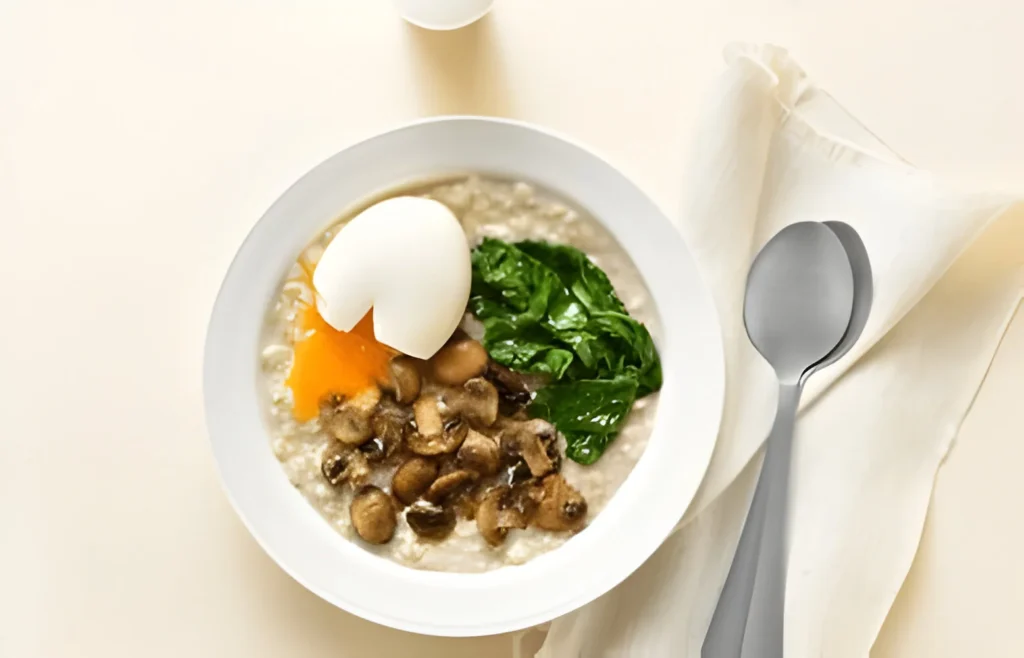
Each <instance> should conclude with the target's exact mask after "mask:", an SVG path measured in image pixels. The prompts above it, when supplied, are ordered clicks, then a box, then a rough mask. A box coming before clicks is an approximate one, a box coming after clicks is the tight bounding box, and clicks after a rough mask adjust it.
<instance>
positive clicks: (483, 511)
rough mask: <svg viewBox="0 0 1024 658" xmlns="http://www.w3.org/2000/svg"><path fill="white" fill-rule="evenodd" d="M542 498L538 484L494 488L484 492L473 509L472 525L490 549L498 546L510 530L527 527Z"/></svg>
mask: <svg viewBox="0 0 1024 658" xmlns="http://www.w3.org/2000/svg"><path fill="white" fill-rule="evenodd" d="M541 495H542V489H541V487H540V486H539V485H528V486H519V487H508V486H504V485H502V486H497V487H494V488H493V489H490V490H488V491H487V492H486V493H485V494H484V495H483V497H482V498H481V500H480V506H479V507H478V508H477V510H476V525H477V529H478V530H479V531H480V534H481V535H482V536H483V538H484V539H485V540H487V543H488V544H490V545H491V546H498V545H499V544H501V543H502V542H503V541H505V537H506V536H507V535H508V531H509V530H511V529H513V528H520V529H521V528H526V527H528V526H529V524H530V521H531V519H532V518H533V515H534V513H535V512H536V510H537V507H538V502H539V500H540V497H541Z"/></svg>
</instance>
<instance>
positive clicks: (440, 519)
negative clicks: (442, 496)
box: [405, 500, 455, 539]
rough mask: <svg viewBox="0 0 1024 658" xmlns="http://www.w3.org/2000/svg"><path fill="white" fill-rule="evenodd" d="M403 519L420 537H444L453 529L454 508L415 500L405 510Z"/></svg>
mask: <svg viewBox="0 0 1024 658" xmlns="http://www.w3.org/2000/svg"><path fill="white" fill-rule="evenodd" d="M405 520H406V522H407V523H408V524H409V527H410V528H412V530H413V532H415V533H416V534H417V535H419V536H420V537H426V538H428V539H444V538H445V537H447V536H448V535H450V534H451V532H452V530H454V529H455V510H453V509H452V508H450V507H442V506H440V505H435V504H434V503H430V502H427V501H425V500H417V501H416V502H415V503H413V504H412V505H411V506H410V507H409V509H407V510H406V511H405Z"/></svg>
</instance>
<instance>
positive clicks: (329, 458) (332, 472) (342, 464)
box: [320, 441, 370, 486]
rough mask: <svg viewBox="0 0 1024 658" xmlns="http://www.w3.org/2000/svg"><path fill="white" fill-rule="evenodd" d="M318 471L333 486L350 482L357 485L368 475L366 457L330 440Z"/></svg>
mask: <svg viewBox="0 0 1024 658" xmlns="http://www.w3.org/2000/svg"><path fill="white" fill-rule="evenodd" d="M320 472H321V473H323V476H324V478H326V479H327V481H328V482H330V483H331V484H332V485H333V486H339V485H341V484H342V483H344V482H351V483H352V484H353V485H354V486H358V485H360V484H362V483H363V482H365V481H366V478H367V477H369V475H370V465H369V464H368V463H367V462H366V457H365V456H364V455H363V454H361V453H359V452H357V451H354V450H353V449H352V447H351V446H347V445H345V444H343V443H341V442H339V441H331V443H330V445H328V446H327V448H326V449H325V450H324V453H323V457H321V461H320Z"/></svg>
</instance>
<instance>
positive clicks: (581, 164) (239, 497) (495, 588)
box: [203, 117, 724, 636]
mask: <svg viewBox="0 0 1024 658" xmlns="http://www.w3.org/2000/svg"><path fill="white" fill-rule="evenodd" d="M466 171H476V172H481V173H490V174H495V175H499V176H504V177H509V178H514V179H519V180H528V181H533V182H535V183H538V184H541V185H543V186H544V187H546V188H548V189H550V190H552V191H554V192H556V193H558V194H561V195H564V196H565V197H566V198H567V199H569V200H571V201H573V202H575V203H576V204H578V205H579V206H581V207H582V208H584V209H586V210H587V211H589V212H590V213H591V214H592V215H593V216H594V217H596V218H597V219H598V220H599V221H600V222H601V223H602V224H604V225H605V226H606V227H607V228H608V229H609V230H610V231H611V233H612V234H613V235H614V236H615V238H616V239H617V240H618V241H619V243H620V244H621V245H622V246H623V247H624V248H625V249H626V251H627V252H628V253H629V254H630V256H631V257H632V259H633V261H634V263H636V265H637V267H638V269H639V270H640V272H641V274H642V275H643V277H644V280H645V282H646V284H647V286H648V288H649V289H650V292H651V295H652V296H653V298H654V301H655V305H656V307H657V310H658V313H659V315H660V318H661V326H662V328H663V332H662V333H663V337H662V339H661V340H660V341H659V342H658V348H659V351H660V354H661V359H662V365H663V368H664V386H663V388H662V393H661V399H660V405H659V408H658V410H657V418H656V421H655V427H654V430H653V433H652V434H651V437H650V440H649V443H648V446H647V448H646V450H645V452H644V453H643V456H642V457H641V458H640V460H639V462H638V463H637V465H636V467H635V468H634V470H633V472H632V473H631V474H630V475H629V477H628V478H627V479H626V481H625V482H624V483H623V485H622V487H621V488H620V489H619V491H618V492H617V493H616V494H615V495H614V496H613V498H612V499H611V501H610V502H609V503H608V505H607V507H605V509H604V510H602V511H601V513H600V514H598V515H597V517H596V518H595V519H594V521H593V523H591V524H590V526H589V527H588V528H586V529H585V530H584V531H583V532H581V533H580V534H578V535H576V536H575V537H573V538H572V539H570V540H569V541H568V542H566V543H565V544H564V545H563V546H561V547H560V548H557V549H555V550H554V551H551V552H550V553H547V554H545V555H541V556H539V557H537V558H535V559H533V560H531V561H530V562H528V563H526V564H524V565H520V566H512V567H505V568H502V569H498V570H495V571H490V572H486V573H474V574H466V573H437V572H430V571H419V570H416V569H411V568H408V567H405V566H402V565H400V564H397V563H395V562H392V561H389V560H387V559H385V558H382V557H378V556H376V555H374V554H372V553H370V552H368V551H366V550H364V549H363V548H362V547H360V546H359V545H358V544H356V543H353V542H351V541H349V540H347V539H345V538H344V537H342V536H341V535H339V534H338V533H337V532H336V531H335V530H334V529H333V528H332V527H331V526H330V525H329V524H328V523H327V522H326V521H325V520H324V519H323V518H322V517H321V516H320V515H319V514H318V513H317V512H316V511H315V510H314V509H313V507H312V506H311V505H310V504H309V503H308V502H307V501H306V500H305V498H303V496H302V495H301V494H300V493H299V492H298V491H297V490H296V489H295V488H294V487H293V486H292V485H291V484H290V483H289V482H288V479H287V477H286V476H285V473H284V471H283V469H282V468H281V465H280V464H279V463H278V461H277V459H276V458H275V457H274V455H273V453H272V452H271V448H270V439H269V436H268V432H267V427H266V425H265V423H264V418H265V416H264V411H263V409H262V408H261V404H260V398H259V396H258V391H257V381H258V378H259V376H260V370H259V359H258V340H259V332H260V327H261V323H262V321H263V318H264V314H265V312H266V309H267V305H268V303H269V302H270V300H271V298H272V297H273V295H274V293H275V290H276V288H277V287H278V285H279V284H280V282H281V280H282V278H283V277H284V275H285V272H286V270H287V269H288V268H289V267H290V266H291V264H292V262H293V261H294V259H295V257H296V256H297V255H298V254H299V252H300V251H301V250H302V249H303V247H304V246H305V245H306V243H307V242H309V241H310V240H311V239H312V238H313V237H315V236H316V235H317V234H318V232H319V231H321V230H323V229H324V228H325V227H326V226H327V225H328V224H330V223H331V222H332V221H334V220H336V219H337V217H338V216H339V215H340V214H341V212H342V211H344V210H345V209H347V208H349V207H351V206H352V205H353V204H355V203H357V202H358V201H360V200H362V199H365V198H366V197H367V196H370V195H372V194H373V193H375V192H379V191H381V190H384V189H387V188H389V187H392V186H394V185H396V184H400V183H402V182H405V181H410V180H415V179H423V178H425V177H432V176H436V175H438V174H442V173H445V172H466ZM723 372H724V362H723V354H722V345H721V337H720V334H719V327H718V321H717V317H716V314H715V309H714V305H713V303H712V299H711V296H710V294H709V293H708V291H707V290H706V289H705V287H704V285H703V284H702V282H701V280H700V277H699V276H698V273H697V270H696V268H695V266H694V263H693V260H692V259H691V257H690V255H689V253H688V251H687V249H686V245H685V244H684V243H683V241H682V239H681V238H680V236H679V234H678V233H677V232H676V231H675V229H674V228H673V227H672V225H671V224H670V223H669V221H668V219H666V217H665V216H664V215H663V214H662V212H661V211H660V210H658V208H657V207H656V206H655V205H654V203H652V202H651V201H650V199H648V198H647V196H646V195H644V193H643V192H641V191H640V189H639V188H637V187H636V186H635V185H634V184H632V183H631V182H630V181H629V180H627V179H626V177H625V176H623V175H622V174H621V173H619V172H618V171H617V170H616V169H615V168H613V167H612V166H611V165H609V164H608V163H607V162H605V161H604V160H602V159H600V158H599V157H597V156H595V155H594V154H593V153H591V152H590V151H587V150H585V149H583V148H582V147H580V146H578V145H576V144H574V143H572V142H570V141H568V140H566V139H564V138H561V137H558V136H555V135H553V134H551V133H550V132H547V131H545V130H541V129H538V128H535V127H531V126H528V125H525V124H522V123H517V122H512V121H504V120H497V119H484V118H476V117H445V118H439V119H432V120H427V121H422V122H419V123H415V124H412V125H408V126H405V127H401V128H397V129H395V130H392V131H390V132H387V133H384V134H382V135H378V136H376V137H373V138H371V139H368V140H366V141H364V142H361V143H359V144H356V145H354V146H350V147H349V148H347V149H345V150H344V151H342V152H341V153H338V154H337V155H335V156H334V157H332V158H330V159H329V160H327V161H326V162H323V163H322V164H320V165H318V166H317V167H316V168H314V169H313V170H312V171H310V172H309V173H308V174H306V175H305V176H303V177H302V178H301V179H300V180H299V181H298V182H297V183H295V184H294V185H293V186H292V187H290V188H289V189H288V190H287V191H286V192H285V193H284V195H282V196H281V198H280V199H278V200H277V202H275V203H274V205H273V206H271V208H270V209H269V210H268V211H267V212H266V214H264V215H263V217H262V218H261V219H260V220H259V222H257V224H256V226H255V227H254V228H253V229H252V232H251V233H250V234H249V236H248V237H247V238H246V240H245V242H244V243H243V244H242V247H241V248H240V249H239V251H238V254H237V255H236V256H235V259H234V262H232V264H231V267H230V269H229V270H228V273H227V276H226V277H225V279H224V283H223V284H222V286H221V290H220V293H219V294H218V296H217V301H216V304H215V306H214V309H213V315H212V317H211V319H210V326H209V330H208V335H207V339H206V352H205V363H204V373H203V376H204V394H205V403H206V420H207V426H208V429H209V432H210V441H211V443H212V445H213V452H214V455H215V457H216V461H217V464H218V467H219V470H220V474H221V477H222V478H223V481H224V486H225V489H226V491H227V493H228V496H229V497H230V499H231V501H232V503H233V504H234V506H235V509H236V510H237V511H238V514H239V516H241V518H242V520H243V522H244V523H245V524H246V526H247V527H248V528H249V531H250V532H251V533H252V535H253V536H254V537H255V538H256V540H257V541H258V542H259V543H260V545H261V546H262V547H263V549H264V550H266V552H267V553H268V554H269V555H270V556H271V557H272V558H273V559H274V560H275V561H276V562H277V563H278V564H279V565H280V566H281V568H283V569H284V570H285V571H287V572H288V573H289V574H290V575H291V576H292V577H293V578H295V579H296V580H297V581H298V582H300V583H301V584H302V585H304V586H305V587H307V588H308V589H309V590H311V591H312V592H314V593H316V594H317V595H319V596H320V597H322V598H324V599H326V600H327V601H330V602H331V603H333V604H335V605H337V606H338V607H340V608H343V609H345V610H347V611H349V612H351V613H353V614H356V615H359V616H360V617H363V618H365V619H369V620H371V621H374V622H377V623H380V624H384V625H387V626H392V627H394V628H400V629H403V630H407V631H414V632H418V633H426V634H431V635H450V636H466V635H486V634H491V633H499V632H504V631H510V630H515V629H520V628H525V627H528V626H531V625H534V624H539V623H542V622H545V621H548V620H550V619H553V618H555V617H557V616H559V615H562V614H565V613H567V612H569V611H571V610H573V609H575V608H578V607H580V606H582V605H583V604H585V603H587V602H589V601H591V600H593V599H595V598H597V597H598V596H600V595H601V594H603V593H605V592H607V591H608V590H610V589H611V588H612V587H614V586H615V585H617V584H618V583H620V582H621V581H622V580H623V579H625V578H626V577H627V576H628V575H629V574H630V573H632V572H633V571H634V570H635V569H637V567H639V566H640V565H641V564H642V563H643V562H644V560H646V559H647V558H648V557H649V556H650V555H651V554H652V553H653V552H654V550H655V549H656V548H657V547H658V546H659V545H660V544H661V542H662V541H663V540H664V539H665V538H666V537H667V536H668V535H669V533H670V532H671V530H672V528H673V526H674V525H675V524H676V523H677V522H678V521H679V519H680V517H681V516H682V515H683V512H684V511H685V510H686V508H687V506H688V505H689V503H690V501H691V499H692V498H693V495H694V493H695V492H696V490H697V487H698V485H699V484H700V482H701V479H702V477H703V475H704V471H705V469H706V468H707V464H708V462H709V460H710V459H711V452H712V448H713V447H714V442H715V438H716V435H717V432H718V425H719V419H720V416H721V410H722V401H723V392H724V375H723ZM695 577H696V575H695Z"/></svg>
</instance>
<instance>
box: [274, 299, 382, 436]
mask: <svg viewBox="0 0 1024 658" xmlns="http://www.w3.org/2000/svg"><path fill="white" fill-rule="evenodd" d="M300 324H301V326H302V329H303V330H304V333H305V335H306V337H305V338H303V339H302V340H300V341H299V342H297V343H296V344H295V359H294V361H293V362H292V369H291V372H290V373H289V374H288V379H287V381H286V384H287V386H288V388H290V389H291V390H292V399H293V405H294V406H293V407H292V412H293V413H294V415H295V418H296V419H297V420H299V421H306V420H310V419H312V418H315V417H316V416H317V414H318V413H319V411H320V399H321V398H322V397H323V396H324V395H326V394H328V393H339V394H341V395H344V396H346V397H351V396H354V395H356V394H357V393H359V392H361V391H364V390H366V389H368V388H370V387H371V386H375V385H377V384H379V383H380V382H383V381H384V380H385V377H386V376H387V372H388V361H390V360H391V357H392V356H394V354H395V353H394V352H393V351H392V350H391V349H390V348H388V347H386V346H384V345H382V344H381V343H378V342H377V339H376V338H375V337H374V335H373V311H372V310H371V311H370V312H369V313H367V314H366V315H365V316H364V317H363V319H362V320H360V321H359V324H357V325H356V326H355V327H354V328H353V329H352V331H338V330H337V329H334V328H333V327H331V326H330V325H329V324H327V322H325V321H324V319H323V318H322V317H320V313H318V312H317V310H316V307H315V306H312V305H311V306H309V307H307V308H306V309H305V310H304V311H303V313H302V317H301V318H300Z"/></svg>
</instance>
